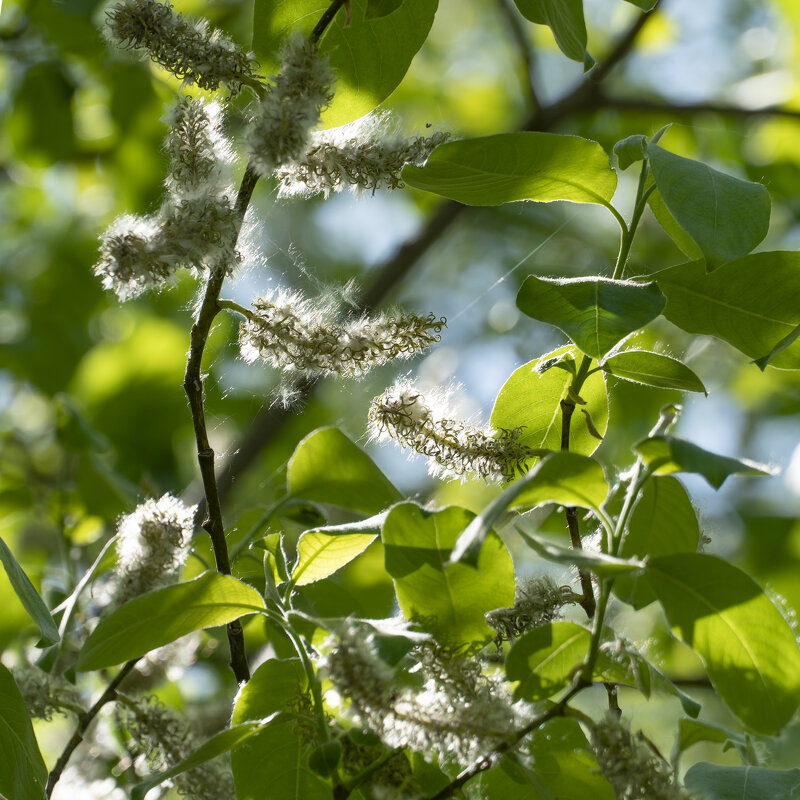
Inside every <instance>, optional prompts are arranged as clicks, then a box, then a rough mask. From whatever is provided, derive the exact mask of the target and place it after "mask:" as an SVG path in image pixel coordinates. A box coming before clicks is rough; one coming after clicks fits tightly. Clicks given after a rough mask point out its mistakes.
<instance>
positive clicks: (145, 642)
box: [76, 572, 264, 671]
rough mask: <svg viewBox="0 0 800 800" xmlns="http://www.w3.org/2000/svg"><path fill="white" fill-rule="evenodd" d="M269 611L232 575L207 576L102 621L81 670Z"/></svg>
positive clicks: (82, 658) (143, 598) (141, 600)
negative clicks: (249, 615) (244, 616)
mask: <svg viewBox="0 0 800 800" xmlns="http://www.w3.org/2000/svg"><path fill="white" fill-rule="evenodd" d="M263 610H264V600H263V598H262V597H261V595H260V594H259V593H258V592H257V591H256V590H255V589H253V587H252V586H248V585H247V584H245V583H242V582H241V581H238V580H236V578H232V577H231V576H230V575H220V574H219V573H216V572H205V573H203V574H202V575H200V576H199V577H198V578H195V579H194V580H191V581H188V582H186V583H176V584H174V585H172V586H165V587H164V588H163V589H156V590H154V591H152V592H147V593H146V594H143V595H141V596H140V597H136V598H134V599H133V600H131V601H129V602H127V603H125V605H123V606H122V607H120V608H118V609H117V610H116V611H113V612H112V613H111V614H110V615H109V616H107V617H105V618H104V619H102V620H101V621H100V624H99V625H98V626H97V627H96V628H95V629H94V630H93V631H92V633H91V634H90V635H89V638H88V639H87V640H86V643H85V644H84V645H83V648H82V649H81V652H80V654H79V655H78V663H77V665H76V666H77V669H78V670H81V671H88V670H93V669H102V668H103V667H111V666H113V665H114V664H119V663H121V662H123V661H129V660H130V659H132V658H138V657H139V656H143V655H144V654H145V653H147V652H149V651H150V650H154V649H155V648H156V647H161V646H162V645H165V644H169V643H170V642H174V641H175V640H176V639H179V638H180V637H181V636H184V635H185V634H187V633H191V632H192V631H197V630H200V629H201V628H213V627H215V626H217V625H225V624H226V623H228V622H232V621H233V620H234V619H236V618H237V617H241V616H243V615H244V614H252V613H254V612H257V611H263Z"/></svg>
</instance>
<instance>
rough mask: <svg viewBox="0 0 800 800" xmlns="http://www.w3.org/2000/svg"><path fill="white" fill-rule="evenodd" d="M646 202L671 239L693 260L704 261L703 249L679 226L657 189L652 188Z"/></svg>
mask: <svg viewBox="0 0 800 800" xmlns="http://www.w3.org/2000/svg"><path fill="white" fill-rule="evenodd" d="M647 204H648V205H649V206H650V210H651V211H652V212H653V216H654V217H655V218H656V219H657V220H658V223H659V225H661V227H662V228H663V229H664V231H665V232H666V233H667V235H668V236H669V237H670V238H671V239H672V241H673V242H675V244H676V245H678V247H679V248H680V249H681V250H683V252H684V253H686V255H687V256H689V258H691V259H692V260H693V261H698V260H703V261H704V262H705V258H704V256H703V251H702V250H701V249H700V248H699V247H698V246H697V244H696V243H695V241H694V239H692V237H691V236H689V234H688V233H686V231H685V230H684V229H683V228H681V226H680V225H679V224H678V221H677V220H676V219H675V217H673V216H672V214H671V213H670V210H669V209H668V208H667V205H666V203H665V202H664V198H663V197H662V196H661V195H660V194H659V191H658V189H654V190H653V191H652V192H651V193H650V195H649V197H648V198H647ZM703 271H704V272H705V271H706V270H705V263H704V264H703Z"/></svg>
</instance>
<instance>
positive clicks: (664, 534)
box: [614, 475, 700, 608]
mask: <svg viewBox="0 0 800 800" xmlns="http://www.w3.org/2000/svg"><path fill="white" fill-rule="evenodd" d="M699 541H700V526H699V524H698V522H697V514H696V513H695V510H694V507H693V506H692V501H691V500H690V499H689V495H688V494H687V493H686V489H684V488H683V484H682V483H681V482H680V481H679V480H678V479H677V478H670V477H668V476H660V475H656V476H654V477H652V478H650V480H649V481H648V482H647V483H646V484H645V487H644V490H643V491H642V496H641V497H640V498H639V502H638V503H637V504H636V508H634V510H633V513H632V514H631V517H630V520H629V522H628V531H627V535H626V536H625V541H624V542H623V544H622V550H621V551H620V557H622V558H631V557H632V556H638V557H639V558H644V557H645V556H668V555H672V554H673V553H694V552H696V551H697V543H698V542H699ZM614 594H616V595H617V597H619V598H620V600H624V601H625V602H626V603H630V604H631V605H632V606H633V607H634V608H644V607H645V606H646V605H649V604H650V603H652V602H654V601H655V600H656V596H655V594H654V592H653V590H652V589H651V588H650V585H649V584H648V582H647V580H646V579H645V577H644V576H643V575H621V576H620V577H619V578H618V579H617V581H616V582H615V583H614Z"/></svg>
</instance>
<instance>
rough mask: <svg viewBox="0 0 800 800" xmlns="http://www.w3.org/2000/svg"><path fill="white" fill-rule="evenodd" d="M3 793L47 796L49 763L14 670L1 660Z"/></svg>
mask: <svg viewBox="0 0 800 800" xmlns="http://www.w3.org/2000/svg"><path fill="white" fill-rule="evenodd" d="M0 753H2V757H0V795H2V796H4V797H7V798H8V800H44V796H45V795H44V787H45V784H46V783H47V767H46V766H45V763H44V759H43V758H42V754H41V753H40V752H39V745H38V744H37V742H36V736H35V735H34V733H33V725H32V724H31V718H30V716H29V715H28V709H27V708H26V707H25V701H24V700H23V699H22V695H21V694H20V691H19V689H18V688H17V684H16V683H15V682H14V677H13V676H12V674H11V673H10V672H9V671H8V670H7V669H6V668H5V667H4V666H3V665H2V664H0Z"/></svg>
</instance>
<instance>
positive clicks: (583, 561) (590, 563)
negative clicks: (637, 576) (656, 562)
mask: <svg viewBox="0 0 800 800" xmlns="http://www.w3.org/2000/svg"><path fill="white" fill-rule="evenodd" d="M517 532H518V533H519V535H520V536H522V538H523V539H524V540H525V542H526V543H527V545H528V547H530V548H531V549H532V550H534V551H535V552H536V553H538V554H539V555H540V556H541V557H542V558H544V559H546V560H547V561H554V562H555V563H556V564H570V565H574V566H577V567H585V568H587V569H590V570H592V571H593V572H595V573H596V574H597V575H599V576H600V577H602V578H613V577H616V576H617V575H621V574H624V573H626V572H634V571H636V570H639V569H641V568H642V567H643V566H644V563H643V562H641V561H639V560H638V559H635V558H629V559H622V558H616V557H614V556H609V555H606V554H605V553H598V552H595V551H594V550H573V549H572V548H568V547H561V546H560V545H557V544H551V543H550V542H545V541H543V540H542V539H538V538H537V537H536V536H532V535H531V534H529V533H525V531H523V530H520V529H519V528H517Z"/></svg>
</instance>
